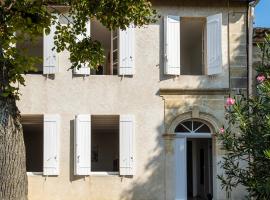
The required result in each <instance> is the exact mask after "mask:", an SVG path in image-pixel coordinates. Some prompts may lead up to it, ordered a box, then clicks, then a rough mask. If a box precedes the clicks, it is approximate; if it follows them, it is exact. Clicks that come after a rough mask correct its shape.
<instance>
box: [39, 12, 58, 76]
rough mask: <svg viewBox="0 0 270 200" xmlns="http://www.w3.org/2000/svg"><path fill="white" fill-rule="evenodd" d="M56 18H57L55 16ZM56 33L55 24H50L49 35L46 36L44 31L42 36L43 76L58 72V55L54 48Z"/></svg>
mask: <svg viewBox="0 0 270 200" xmlns="http://www.w3.org/2000/svg"><path fill="white" fill-rule="evenodd" d="M56 16H57V17H58V18H59V16H58V15H56ZM55 31H56V24H52V25H51V28H50V33H49V34H48V35H46V33H45V31H44V36H43V74H55V73H57V72H58V71H59V67H58V55H57V52H56V49H53V48H54V46H55V45H54V35H55Z"/></svg>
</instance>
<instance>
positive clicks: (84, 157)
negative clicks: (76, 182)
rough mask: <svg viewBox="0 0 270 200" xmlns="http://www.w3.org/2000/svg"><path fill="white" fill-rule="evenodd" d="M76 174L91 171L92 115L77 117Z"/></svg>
mask: <svg viewBox="0 0 270 200" xmlns="http://www.w3.org/2000/svg"><path fill="white" fill-rule="evenodd" d="M74 139H75V143H74V144H75V147H74V149H75V154H74V155H75V156H74V163H75V167H74V173H75V175H89V174H90V172H91V116H90V115H77V116H76V118H75V138H74Z"/></svg>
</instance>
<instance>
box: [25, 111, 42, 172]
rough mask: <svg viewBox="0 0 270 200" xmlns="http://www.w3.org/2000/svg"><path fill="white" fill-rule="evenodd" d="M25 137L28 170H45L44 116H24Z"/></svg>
mask: <svg viewBox="0 0 270 200" xmlns="http://www.w3.org/2000/svg"><path fill="white" fill-rule="evenodd" d="M22 126H23V137H24V143H25V150H26V171H27V172H42V171H43V116H42V115H32V116H23V117H22Z"/></svg>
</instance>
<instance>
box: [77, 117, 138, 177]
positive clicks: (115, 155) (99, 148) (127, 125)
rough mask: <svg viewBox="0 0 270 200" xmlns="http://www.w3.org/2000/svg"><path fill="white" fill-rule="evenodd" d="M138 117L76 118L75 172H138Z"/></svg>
mask: <svg viewBox="0 0 270 200" xmlns="http://www.w3.org/2000/svg"><path fill="white" fill-rule="evenodd" d="M134 123H135V122H134V116H132V115H120V116H119V115H92V116H91V115H89V114H81V115H76V117H75V137H74V138H75V141H74V145H75V153H74V155H75V156H74V164H75V167H74V173H75V175H91V174H110V173H113V174H115V173H117V174H120V175H125V176H127V175H128V176H132V175H133V174H134V160H135V159H134V155H133V152H134V149H133V141H134V128H135V124H134Z"/></svg>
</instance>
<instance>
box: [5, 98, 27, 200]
mask: <svg viewBox="0 0 270 200" xmlns="http://www.w3.org/2000/svg"><path fill="white" fill-rule="evenodd" d="M27 185H28V183H27V175H26V159H25V146H24V140H23V130H22V125H21V123H20V113H19V110H18V108H17V106H16V100H15V98H14V97H7V98H4V97H1V96H0V199H1V200H27V192H28V191H27V190H28V188H27Z"/></svg>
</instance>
